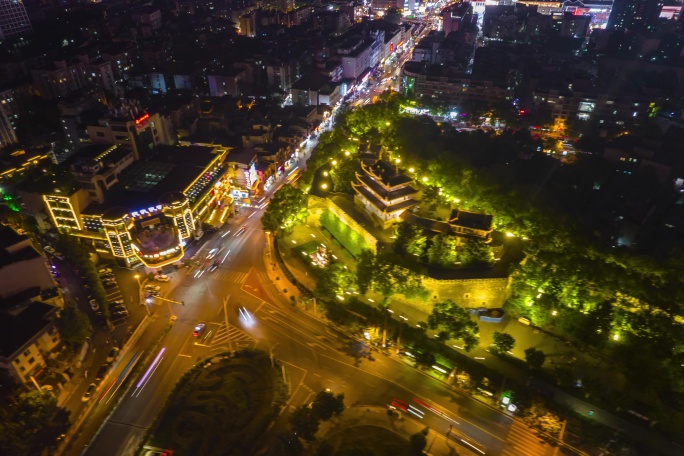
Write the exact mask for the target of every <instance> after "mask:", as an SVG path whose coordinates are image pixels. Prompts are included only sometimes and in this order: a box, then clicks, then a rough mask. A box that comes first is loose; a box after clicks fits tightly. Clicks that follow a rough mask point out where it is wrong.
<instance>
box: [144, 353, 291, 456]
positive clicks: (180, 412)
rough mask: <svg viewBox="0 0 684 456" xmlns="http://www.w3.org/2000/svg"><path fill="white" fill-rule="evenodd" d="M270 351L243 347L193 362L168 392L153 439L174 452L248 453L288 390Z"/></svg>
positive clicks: (186, 453)
mask: <svg viewBox="0 0 684 456" xmlns="http://www.w3.org/2000/svg"><path fill="white" fill-rule="evenodd" d="M277 374H278V372H277V370H276V369H274V368H273V367H271V363H270V359H269V357H268V355H267V354H265V353H263V352H258V351H247V350H243V351H239V352H237V353H236V354H235V357H233V358H230V357H229V356H228V355H217V356H214V357H213V358H211V359H210V360H204V361H202V362H200V363H199V364H198V365H196V366H195V367H193V369H191V370H190V371H189V372H188V373H187V374H185V375H184V376H183V377H182V378H181V380H179V382H178V384H177V385H176V388H175V389H174V391H173V392H172V393H171V395H170V396H169V399H168V400H167V404H166V406H165V407H164V410H163V411H162V413H161V414H160V416H159V418H158V421H157V422H156V423H155V426H154V430H153V432H152V437H151V439H150V440H151V442H150V443H151V444H152V445H154V446H157V447H162V448H169V449H172V450H174V452H175V453H174V454H176V455H178V456H182V455H196V454H206V455H212V454H231V453H229V452H227V450H229V449H230V450H231V451H233V450H237V451H236V454H249V452H250V451H252V450H253V447H254V444H255V442H259V437H260V436H261V435H262V434H263V432H264V431H265V429H266V428H267V427H268V425H269V424H270V422H271V421H272V420H273V418H274V417H275V416H276V412H277V410H278V405H277V404H278V403H279V402H282V401H283V400H284V399H285V397H286V393H285V392H284V391H282V390H283V388H284V386H283V384H282V382H281V381H280V379H279V377H278V375H277Z"/></svg>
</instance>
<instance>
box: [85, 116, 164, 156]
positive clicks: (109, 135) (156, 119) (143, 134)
mask: <svg viewBox="0 0 684 456" xmlns="http://www.w3.org/2000/svg"><path fill="white" fill-rule="evenodd" d="M87 130H88V136H89V137H90V141H91V142H92V143H93V144H117V145H122V146H127V147H129V148H130V149H131V150H133V153H134V155H135V159H136V160H141V159H143V158H146V157H147V155H149V153H150V152H151V151H152V149H153V148H154V147H155V146H158V145H170V144H173V143H174V138H173V137H172V135H171V133H170V131H171V129H170V128H168V126H167V124H166V121H165V119H164V118H163V117H162V116H161V115H160V114H159V113H152V112H144V111H143V110H142V109H141V108H140V107H138V106H137V105H135V104H134V102H130V104H126V105H123V106H121V107H118V108H112V112H111V113H110V115H109V116H107V117H105V118H102V119H100V120H98V124H97V125H89V126H88V127H87Z"/></svg>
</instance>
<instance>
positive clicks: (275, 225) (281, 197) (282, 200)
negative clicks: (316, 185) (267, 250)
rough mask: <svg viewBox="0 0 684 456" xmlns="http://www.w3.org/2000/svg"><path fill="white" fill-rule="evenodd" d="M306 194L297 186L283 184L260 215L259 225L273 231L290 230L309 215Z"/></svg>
mask: <svg viewBox="0 0 684 456" xmlns="http://www.w3.org/2000/svg"><path fill="white" fill-rule="evenodd" d="M307 201H308V195H307V194H306V193H304V192H303V191H302V190H300V189H299V188H297V187H293V186H292V185H285V186H283V187H281V188H280V190H278V191H277V192H276V193H275V194H274V195H273V197H272V198H271V202H270V203H269V204H268V207H267V208H266V210H265V211H264V215H262V217H261V226H263V228H264V229H265V230H267V231H271V232H273V233H283V232H290V231H291V230H292V228H294V227H295V226H297V225H301V224H302V223H304V222H305V221H306V218H307V217H308V216H309V209H308V207H307Z"/></svg>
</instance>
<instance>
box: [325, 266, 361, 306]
mask: <svg viewBox="0 0 684 456" xmlns="http://www.w3.org/2000/svg"><path fill="white" fill-rule="evenodd" d="M355 279H356V278H355V276H354V273H353V272H352V271H350V270H349V269H348V268H347V267H346V266H345V265H344V264H343V263H339V262H337V261H332V262H330V263H328V265H327V266H326V267H325V268H323V269H322V270H321V271H320V275H319V278H318V282H317V283H316V295H317V296H318V297H320V298H321V299H328V300H331V299H335V297H336V296H338V295H344V293H345V292H347V291H349V290H350V289H353V288H356V287H355V285H356V280H355Z"/></svg>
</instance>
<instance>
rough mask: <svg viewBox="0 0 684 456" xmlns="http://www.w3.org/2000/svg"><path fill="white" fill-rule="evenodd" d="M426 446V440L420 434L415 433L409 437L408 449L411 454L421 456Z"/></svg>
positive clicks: (423, 435)
mask: <svg viewBox="0 0 684 456" xmlns="http://www.w3.org/2000/svg"><path fill="white" fill-rule="evenodd" d="M426 446H427V438H426V437H425V434H423V433H422V432H416V433H415V434H413V435H412V436H411V437H409V448H410V449H411V452H412V453H413V454H423V450H425V447H426Z"/></svg>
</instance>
